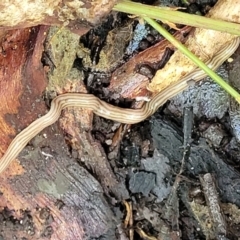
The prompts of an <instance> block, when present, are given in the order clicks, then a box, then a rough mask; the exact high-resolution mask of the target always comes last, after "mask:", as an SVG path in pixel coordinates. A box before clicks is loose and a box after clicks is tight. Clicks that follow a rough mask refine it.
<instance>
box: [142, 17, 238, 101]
mask: <svg viewBox="0 0 240 240" xmlns="http://www.w3.org/2000/svg"><path fill="white" fill-rule="evenodd" d="M144 20H145V21H146V22H147V23H148V24H150V25H151V26H152V27H153V28H155V29H156V30H157V31H158V32H159V33H160V34H162V35H163V36H164V37H165V38H166V39H167V40H168V41H169V42H171V43H172V44H173V45H174V46H175V47H176V48H177V49H178V50H179V51H181V52H182V53H183V54H185V55H186V56H187V57H188V58H190V59H191V60H192V61H193V62H194V63H195V64H196V65H197V66H198V67H199V68H201V69H202V70H203V71H205V72H206V73H207V74H208V75H209V76H210V77H211V78H212V79H213V80H214V81H215V82H217V83H218V84H219V85H220V86H221V87H222V88H223V89H224V90H225V91H227V92H228V93H229V94H230V95H231V96H232V97H234V98H235V99H236V101H237V102H238V103H240V94H239V93H238V92H237V91H236V90H235V89H233V88H232V87H231V86H230V85H229V84H227V83H226V82H225V81H224V80H223V79H222V78H221V77H219V76H218V75H217V74H216V73H215V72H214V71H212V70H211V69H210V68H209V67H208V66H207V65H205V64H204V63H203V62H202V61H201V60H200V59H199V58H197V57H196V56H195V55H194V54H193V53H191V52H190V51H189V50H188V49H187V48H186V47H185V46H184V45H183V44H182V43H180V42H179V41H178V40H176V39H175V38H174V37H173V36H172V35H171V34H170V33H169V32H168V31H167V30H166V29H164V28H163V27H162V26H160V25H159V24H158V23H157V22H156V21H154V20H153V19H151V18H148V17H144Z"/></svg>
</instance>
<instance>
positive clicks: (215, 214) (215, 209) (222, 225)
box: [199, 173, 227, 239]
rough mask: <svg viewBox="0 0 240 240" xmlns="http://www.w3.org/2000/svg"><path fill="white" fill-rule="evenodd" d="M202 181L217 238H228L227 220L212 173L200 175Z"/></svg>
mask: <svg viewBox="0 0 240 240" xmlns="http://www.w3.org/2000/svg"><path fill="white" fill-rule="evenodd" d="M199 178H200V182H201V185H202V187H203V191H204V195H205V199H206V202H207V205H208V208H209V212H210V215H211V218H212V221H213V224H214V225H213V228H214V231H215V236H216V239H226V233H227V230H226V222H225V220H224V216H223V214H222V213H221V208H220V205H219V200H218V193H217V190H216V186H215V184H214V181H213V178H212V176H211V174H210V173H206V174H205V175H203V176H200V177H199Z"/></svg>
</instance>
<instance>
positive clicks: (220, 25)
mask: <svg viewBox="0 0 240 240" xmlns="http://www.w3.org/2000/svg"><path fill="white" fill-rule="evenodd" d="M113 9H114V10H116V11H119V12H125V13H128V14H134V15H138V16H141V17H149V18H152V19H157V20H161V21H169V22H173V23H179V24H184V25H188V26H193V27H199V28H205V29H212V30H217V31H222V32H227V33H230V34H234V35H238V36H240V24H237V23H231V22H227V21H223V20H217V19H212V18H207V17H202V16H198V15H193V14H188V13H183V12H179V11H176V10H173V9H171V8H168V7H155V6H148V5H144V4H141V3H135V2H131V1H128V0H123V1H121V2H119V3H118V4H116V5H115V6H114V8H113Z"/></svg>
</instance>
